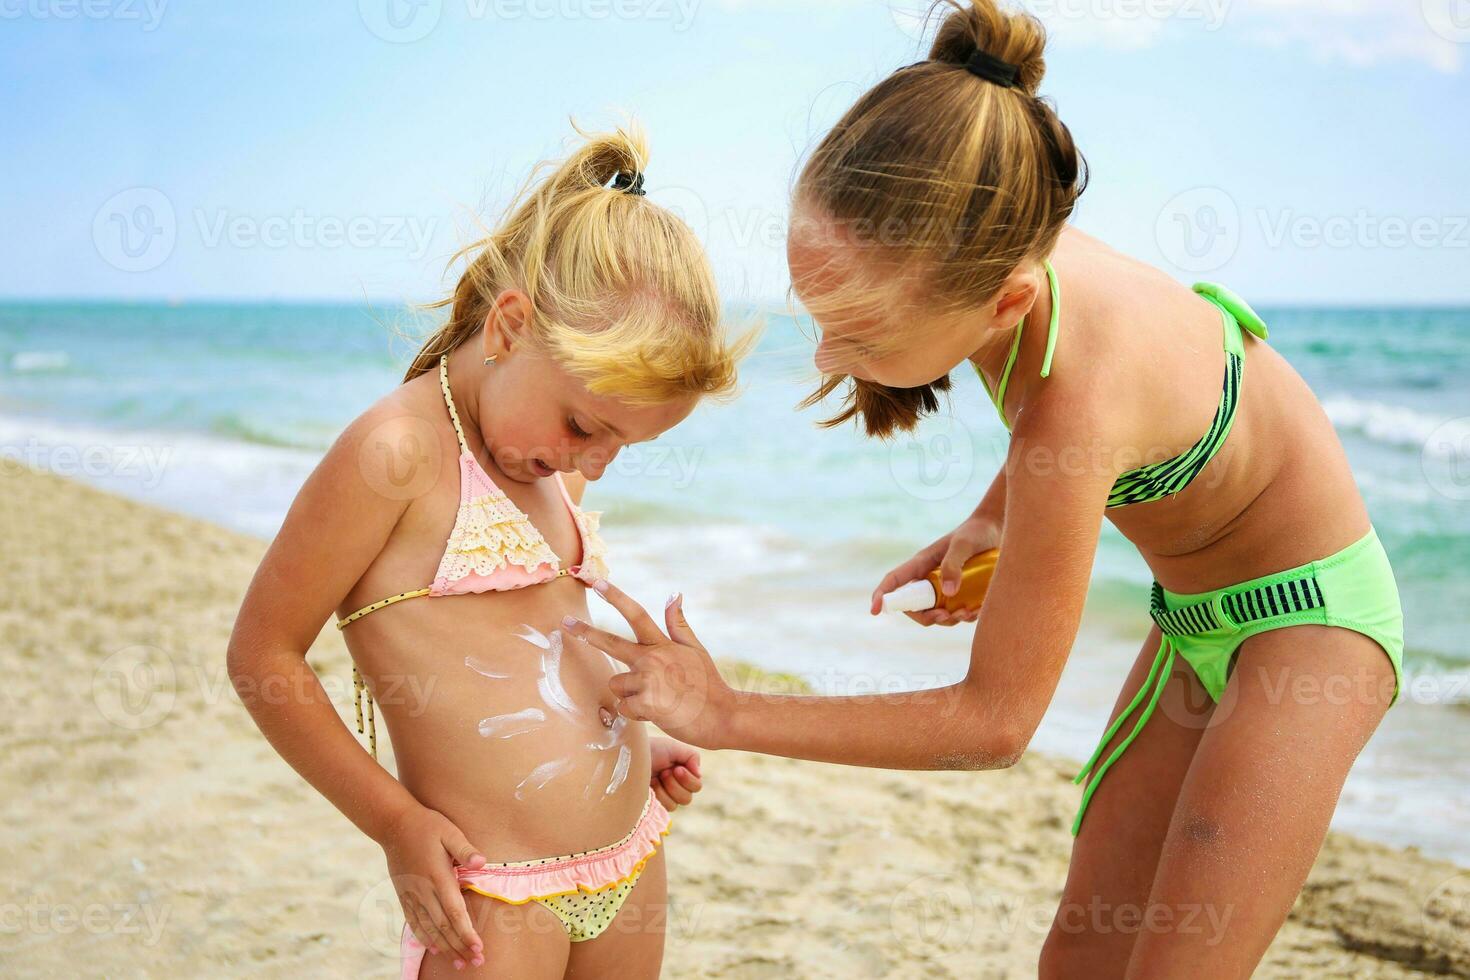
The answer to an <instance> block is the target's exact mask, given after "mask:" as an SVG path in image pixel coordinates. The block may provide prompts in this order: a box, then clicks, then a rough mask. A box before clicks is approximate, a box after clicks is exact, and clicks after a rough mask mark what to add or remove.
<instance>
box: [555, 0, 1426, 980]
mask: <svg viewBox="0 0 1470 980" xmlns="http://www.w3.org/2000/svg"><path fill="white" fill-rule="evenodd" d="M948 6H949V7H950V8H952V9H951V10H950V11H949V13H948V14H947V16H946V17H945V18H944V20H943V23H942V25H941V26H940V28H939V31H938V34H937V37H936V40H935V42H934V45H933V49H932V50H931V52H930V56H929V58H928V60H926V61H923V62H920V63H918V64H915V65H910V66H908V67H906V68H903V69H900V70H898V71H896V72H894V73H893V74H892V75H890V76H888V77H887V78H886V79H884V80H883V81H881V82H879V83H878V84H877V85H876V86H874V87H873V88H872V89H871V90H870V91H868V92H867V93H866V94H864V95H863V96H862V97H861V98H859V99H858V101H857V103H856V104H855V105H854V106H853V107H852V108H851V109H850V110H849V111H848V112H847V114H846V115H845V116H844V117H843V118H842V120H841V121H840V122H838V123H837V125H836V126H835V127H834V128H833V130H832V131H831V132H830V133H828V134H827V136H826V137H825V138H824V139H823V140H822V141H821V143H820V145H819V146H818V147H817V148H816V150H815V152H814V153H813V155H812V156H811V158H810V160H809V162H808V163H807V164H806V166H805V168H804V170H803V171H802V173H801V175H800V178H799V180H798V183H797V185H796V189H795V194H794V200H793V208H792V229H791V233H790V237H789V240H788V257H789V262H790V267H791V274H792V281H793V285H794V288H795V291H796V294H797V295H798V297H799V298H800V299H801V301H802V302H803V304H804V305H805V306H806V308H807V309H808V310H809V311H810V312H811V314H812V317H813V318H814V320H815V321H816V323H817V325H818V326H819V328H820V330H821V342H820V344H819V346H818V347H817V352H816V362H817V366H818V367H819V368H820V369H821V370H822V371H823V372H824V373H825V374H826V376H827V379H826V383H825V384H824V385H823V387H822V390H821V391H820V392H818V393H817V396H815V397H820V396H822V395H825V394H827V393H830V392H832V391H835V390H837V389H839V388H843V387H846V389H847V402H846V404H845V406H844V409H843V411H842V412H841V413H840V414H839V415H838V416H837V418H836V419H833V420H831V422H837V421H841V420H843V419H857V420H859V421H860V422H861V423H862V424H863V425H864V426H865V427H866V429H867V431H868V432H869V433H870V434H872V435H875V436H885V435H888V434H890V433H892V432H894V431H897V430H905V429H910V428H912V427H913V426H914V424H915V423H916V422H917V420H918V419H919V417H920V416H921V415H922V414H924V413H925V412H927V411H930V410H932V409H933V408H935V407H936V405H937V401H938V399H937V395H938V393H939V392H942V391H944V390H945V389H947V388H948V375H949V374H950V372H951V371H953V370H954V369H955V368H956V367H965V368H966V369H973V370H975V371H976V372H978V373H979V375H980V377H981V378H982V379H983V380H984V382H985V384H986V387H987V390H988V391H989V392H990V393H991V396H992V399H993V400H994V402H995V407H996V409H997V411H998V412H999V413H1000V417H1001V419H1002V420H1003V421H1004V422H1005V424H1006V425H1007V427H1009V428H1010V429H1011V430H1012V440H1011V445H1010V450H1009V453H1008V456H1007V459H1006V463H1005V466H1004V468H1003V470H1002V472H1001V473H999V474H998V475H997V477H996V479H995V482H994V484H993V485H992V487H991V489H990V492H989V493H988V494H986V496H985V498H984V499H983V500H982V501H981V502H980V503H979V505H978V506H977V507H976V509H975V510H974V512H973V513H972V514H970V515H968V516H966V517H965V518H964V520H963V521H962V522H961V523H960V524H959V526H958V527H957V528H956V529H955V531H954V532H953V533H952V534H951V535H949V536H946V538H943V539H941V540H940V541H937V542H935V543H934V544H933V545H932V546H930V547H929V548H926V549H925V550H923V551H921V552H920V553H919V554H918V555H916V556H915V557H914V559H912V560H911V561H909V562H907V563H905V564H904V565H903V566H901V567H900V568H898V569H896V570H895V571H894V572H893V573H892V574H890V575H889V576H888V578H887V579H886V580H885V581H884V582H883V583H882V584H881V585H880V588H879V591H884V590H886V589H888V588H891V587H893V586H896V585H898V584H901V583H902V582H905V581H908V580H911V579H914V578H918V577H920V576H921V575H923V574H924V573H926V572H928V571H929V570H930V569H932V568H934V567H935V566H936V565H940V564H941V562H942V563H943V565H944V567H945V570H946V573H947V574H949V575H951V576H952V574H953V572H954V571H955V570H956V569H957V568H958V567H959V565H960V564H962V563H963V561H964V560H965V559H966V558H968V557H969V556H971V555H972V554H974V553H976V552H978V551H980V550H981V549H984V548H987V547H991V546H993V545H997V544H998V545H999V547H1000V549H1001V551H1000V554H1001V558H1000V562H999V565H998V567H997V569H996V571H995V577H994V580H993V582H992V584H991V587H990V591H989V595H988V597H987V599H986V601H985V604H984V607H983V610H982V612H981V613H980V615H979V620H978V627H977V629H976V632H975V637H974V641H973V643H972V645H971V651H970V655H971V659H970V668H969V672H968V674H967V675H966V677H965V678H964V680H962V681H960V682H959V683H958V684H956V685H953V686H952V687H951V688H947V689H944V690H938V691H933V690H931V691H921V692H915V693H913V694H911V695H909V696H907V697H905V698H884V699H878V700H876V701H875V700H874V699H868V698H865V699H861V700H860V701H854V700H853V699H847V698H840V697H780V698H778V697H773V696H770V695H765V694H761V695H757V696H749V695H742V694H740V693H736V692H732V691H731V690H730V689H729V688H727V687H726V686H725V685H724V684H723V683H722V682H721V681H720V679H719V676H718V675H717V674H716V673H715V672H714V670H713V668H712V666H711V663H710V659H709V656H708V654H706V653H705V652H704V650H703V648H702V647H701V646H700V645H699V642H698V641H697V640H696V639H695V637H694V634H693V633H692V631H691V630H690V629H689V627H688V624H687V622H686V621H685V619H684V616H683V611H682V604H681V603H680V602H679V601H678V600H677V599H675V600H673V601H671V603H670V605H669V607H668V611H667V614H666V625H667V628H668V636H667V637H666V636H665V635H664V633H663V631H662V630H660V628H659V627H658V625H656V624H655V623H654V622H653V621H652V620H651V619H650V618H649V617H648V616H647V615H646V614H645V613H644V612H643V610H642V609H641V608H640V607H639V606H638V605H637V604H636V603H634V602H633V601H632V600H631V599H629V598H628V597H627V596H625V595H623V594H622V593H620V592H618V591H617V590H616V589H613V588H608V589H606V590H605V594H606V595H607V596H608V597H609V598H610V599H611V600H612V601H613V603H614V604H615V605H616V606H617V607H618V609H619V610H621V611H622V612H623V614H624V615H625V616H626V617H627V618H628V620H629V622H630V623H631V624H632V626H633V628H634V631H635V634H636V642H629V641H626V640H623V639H621V638H619V637H616V636H613V635H611V634H608V633H605V632H603V631H600V630H596V629H593V628H591V627H589V626H586V625H584V624H576V625H574V626H572V627H571V628H572V629H573V630H574V631H575V632H576V633H577V634H578V635H580V636H583V637H586V638H587V639H589V640H590V641H591V642H592V643H593V644H594V645H596V646H598V647H600V648H602V649H604V650H606V651H607V652H608V653H610V654H611V655H612V656H614V657H616V658H617V659H619V660H622V661H624V662H625V663H627V664H629V666H630V667H631V670H630V671H629V672H628V673H625V674H620V675H616V676H614V677H613V679H612V681H611V687H612V690H613V692H614V693H615V694H616V695H617V696H618V697H619V698H620V701H619V710H620V711H621V712H622V713H623V714H625V715H626V716H628V717H632V718H645V719H650V720H653V721H655V722H657V723H658V724H659V725H660V727H662V728H663V729H664V730H665V731H667V732H669V733H670V734H672V735H675V736H677V737H680V738H683V739H685V740H686V741H689V742H692V743H694V744H696V745H702V746H707V747H728V748H740V749H747V750H752V751H760V752H768V753H773V754H778V755H786V756H794V757H800V758H806V759H816V760H822V761H828V762H840V763H847V764H850V765H861V766H881V767H887V768H898V769H946V768H947V769H996V768H1002V767H1005V766H1009V765H1011V764H1013V763H1014V762H1015V761H1016V760H1017V759H1018V758H1019V757H1020V755H1021V754H1022V752H1023V751H1024V750H1025V748H1026V745H1027V743H1028V741H1029V740H1030V738H1031V736H1032V733H1033V732H1034V731H1035V730H1036V728H1037V725H1038V723H1039V722H1040V721H1041V718H1042V714H1043V713H1044V712H1045V710H1046V708H1047V705H1048V703H1049V702H1050V700H1051V698H1052V695H1053V693H1054V691H1055V689H1056V686H1057V682H1058V678H1059V676H1060V674H1061V671H1062V668H1063V666H1064V665H1065V663H1066V661H1067V658H1068V655H1069V653H1070V650H1071V648H1072V645H1073V642H1074V640H1075V639H1076V636H1077V630H1078V626H1079V623H1080V619H1081V615H1082V607H1083V600H1084V598H1085V596H1086V593H1087V586H1088V580H1089V573H1090V570H1091V567H1092V561H1093V556H1094V551H1095V548H1096V546H1097V540H1098V533H1099V526H1100V524H1101V522H1102V521H1103V520H1108V521H1111V522H1112V523H1113V525H1114V526H1115V527H1116V528H1118V530H1119V531H1121V532H1122V533H1123V535H1124V536H1126V537H1127V538H1128V539H1129V540H1130V541H1132V542H1133V543H1134V544H1135V545H1136V546H1137V547H1138V549H1139V551H1140V552H1141V553H1142V555H1143V557H1144V559H1145V560H1146V561H1147V563H1148V566H1149V568H1150V569H1151V570H1152V572H1153V577H1154V584H1153V590H1152V598H1151V601H1150V608H1149V614H1150V616H1151V618H1152V619H1153V622H1154V625H1153V627H1152V628H1151V629H1150V631H1149V635H1148V636H1147V637H1146V638H1145V639H1144V641H1143V645H1142V648H1141V649H1140V651H1139V655H1138V659H1137V662H1136V663H1135V664H1134V666H1133V669H1132V671H1131V673H1130V675H1129V676H1128V677H1127V678H1126V679H1125V680H1124V682H1123V685H1122V689H1121V691H1120V692H1119V695H1118V699H1117V706H1116V708H1115V709H1114V712H1113V719H1112V723H1111V724H1110V725H1108V727H1107V729H1106V731H1105V732H1104V734H1103V736H1102V740H1101V744H1100V745H1099V746H1098V751H1097V753H1096V754H1095V755H1094V756H1093V758H1092V759H1091V760H1089V761H1088V763H1087V764H1086V766H1085V767H1084V768H1083V770H1082V772H1081V773H1079V776H1078V778H1079V780H1082V779H1086V780H1087V785H1086V788H1085V791H1084V793H1083V796H1082V799H1081V801H1080V806H1079V809H1078V812H1077V815H1076V818H1075V821H1074V824H1073V832H1074V834H1075V835H1076V841H1075V844H1074V849H1073V853H1072V862H1071V869H1070V872H1069V874H1068V877H1067V882H1066V887H1065V890H1064V892H1063V894H1062V899H1061V904H1060V906H1059V908H1058V910H1057V913H1056V916H1055V919H1054V921H1053V924H1052V928H1051V932H1050V935H1049V936H1048V937H1047V940H1046V942H1045V945H1044V947H1043V949H1042V952H1041V964H1040V972H1041V974H1042V975H1043V976H1047V977H1077V976H1088V977H1123V976H1129V977H1134V976H1137V977H1175V976H1210V977H1245V976H1248V975H1249V974H1250V973H1251V972H1252V970H1253V969H1254V967H1255V965H1256V963H1257V961H1258V960H1259V959H1260V957H1261V955H1262V953H1263V952H1264V951H1265V949H1266V947H1267V946H1268V944H1269V943H1270V941H1271V939H1272V937H1273V936H1274V935H1275V933H1276V931H1277V929H1278V928H1279V927H1280V926H1281V924H1282V922H1283V920H1284V919H1285V917H1286V915H1287V913H1288V911H1289V910H1290V908H1291V906H1292V903H1293V900H1294V899H1295V898H1296V895H1297V893H1298V891H1299V890H1300V888H1301V885H1302V883H1303V881H1304V879H1305V877H1306V875H1307V872H1308V870H1309V869H1310V868H1311V865H1312V862H1313V858H1314V857H1315V855H1316V853H1317V851H1318V849H1319V847H1320V846H1321V843H1322V840H1323V837H1324V835H1325V833H1326V830H1327V826H1328V822H1329V819H1330V818H1331V816H1332V812H1333V809H1334V807H1335V806H1336V803H1337V799H1338V795H1339V793H1340V791H1341V789H1342V785H1343V781H1344V779H1345V777H1346V775H1347V773H1348V770H1349V768H1350V767H1351V766H1352V764H1353V760H1354V759H1355V757H1356V756H1357V754H1358V752H1359V750H1360V749H1361V748H1362V747H1363V744H1364V743H1365V741H1366V740H1367V739H1368V737H1369V736H1370V735H1371V734H1372V733H1373V731H1374V730H1375V728H1376V727H1377V726H1378V724H1379V721H1380V720H1381V719H1382V717H1383V715H1384V712H1385V711H1386V710H1387V708H1388V707H1389V706H1390V704H1391V703H1392V702H1393V700H1394V699H1395V697H1396V696H1397V691H1398V682H1399V678H1400V659H1401V655H1402V649H1403V639H1402V620H1401V614H1400V609H1399V600H1398V594H1397V590H1396V588H1395V585H1394V578H1393V573H1392V571H1391V569H1390V567H1389V564H1388V559H1387V557H1386V556H1385V554H1384V550H1383V548H1382V546H1381V545H1380V544H1379V542H1378V539H1377V537H1376V536H1375V534H1374V531H1373V527H1372V525H1371V523H1370V521H1369V518H1368V514H1367V512H1366V510H1365V507H1364V504H1363V501H1362V498H1361V497H1360V496H1359V493H1358V490H1357V488H1356V486H1355V485H1354V482H1353V477H1352V473H1351V472H1350V471H1349V468H1348V464H1347V460H1346V458H1345V457H1344V454H1343V450H1342V447H1341V446H1340V444H1339V443H1338V440H1337V437H1336V435H1335V433H1334V431H1333V428H1332V426H1331V424H1330V423H1329V422H1328V419H1327V417H1326V415H1325V414H1324V413H1323V411H1322V409H1321V408H1320V407H1319V405H1318V403H1317V401H1316V399H1315V398H1314V397H1313V395H1312V392H1311V391H1310V390H1309V389H1308V388H1307V386H1306V384H1304V383H1303V381H1302V379H1301V378H1300V377H1299V376H1298V375H1297V373H1296V372H1295V371H1294V370H1293V369H1292V367H1291V365H1289V364H1288V363H1286V361H1285V360H1283V359H1282V357H1281V356H1280V355H1279V354H1278V353H1277V352H1276V351H1275V350H1273V349H1272V348H1271V347H1270V346H1269V345H1268V344H1267V343H1266V335H1267V330H1266V325H1265V324H1264V323H1262V322H1261V319H1260V318H1259V317H1258V316H1257V315H1256V314H1255V313H1254V311H1252V310H1251V309H1250V307H1249V306H1248V305H1247V304H1246V303H1245V302H1244V301H1243V300H1241V299H1240V298H1239V297H1237V296H1236V295H1234V294H1233V293H1231V292H1230V291H1229V290H1228V289H1226V288H1225V287H1223V286H1220V285H1218V284H1213V283H1199V284H1196V285H1195V286H1194V288H1193V289H1187V288H1184V287H1182V286H1180V285H1179V284H1177V283H1176V282H1174V281H1173V280H1172V279H1170V278H1169V277H1168V276H1167V275H1165V274H1163V273H1162V272H1160V271H1158V270H1156V269H1153V268H1151V267H1149V266H1147V265H1145V264H1143V263H1141V262H1138V261H1135V260H1133V259H1130V258H1128V257H1127V256H1124V255H1121V254H1119V253H1118V252H1116V251H1114V250H1113V249H1111V248H1109V247H1108V246H1107V245H1106V244H1104V243H1103V242H1101V241H1098V240H1097V239H1095V238H1092V237H1089V236H1087V235H1084V234H1082V233H1081V232H1079V231H1077V230H1075V229H1072V228H1069V227H1067V220H1068V217H1069V216H1070V215H1071V213H1072V210H1073V206H1074V204H1075V202H1076V200H1077V198H1078V195H1079V194H1080V193H1081V191H1082V188H1083V186H1084V184H1085V176H1084V171H1083V167H1082V161H1081V158H1080V155H1079V153H1078V151H1077V148H1076V147H1075V146H1074V145H1073V142H1072V138H1071V136H1070V134H1069V132H1068V130H1067V128H1066V127H1065V126H1064V125H1063V124H1062V122H1061V121H1060V120H1059V119H1058V117H1057V115H1056V114H1055V112H1054V110H1053V108H1052V106H1051V105H1049V104H1048V103H1047V102H1045V101H1043V100H1041V99H1040V98H1038V96H1037V90H1038V87H1039V86H1040V83H1041V79H1042V74H1043V68H1044V65H1043V58H1042V54H1043V47H1044V36H1043V33H1042V30H1041V27H1040V25H1039V24H1038V23H1037V22H1036V21H1034V20H1033V19H1032V18H1030V17H1027V16H1017V15H1010V14H1006V13H1004V12H1002V11H1000V10H999V9H997V7H996V6H995V5H994V4H993V3H992V2H991V0H974V2H965V3H950V4H949V5H948ZM946 556H947V558H946ZM921 618H923V619H925V621H929V622H940V621H944V617H942V616H940V615H938V614H928V615H927V616H925V617H921ZM1200 705H1204V709H1203V711H1201V710H1200V707H1199V706H1200ZM1128 906H1132V907H1135V908H1138V909H1139V910H1140V911H1141V913H1142V927H1141V928H1138V929H1131V928H1130V929H1118V928H1098V927H1097V926H1098V919H1097V917H1096V916H1095V915H1093V914H1091V913H1092V910H1095V909H1097V908H1099V907H1102V908H1113V909H1116V908H1119V907H1128ZM1205 911H1208V912H1210V913H1212V914H1213V921H1217V922H1223V923H1225V924H1226V935H1225V939H1224V941H1223V942H1220V941H1219V937H1218V934H1212V933H1209V932H1207V931H1206V930H1202V929H1199V928H1186V927H1185V925H1184V924H1185V923H1188V922H1199V921H1202V920H1201V918H1200V913H1201V912H1205Z"/></svg>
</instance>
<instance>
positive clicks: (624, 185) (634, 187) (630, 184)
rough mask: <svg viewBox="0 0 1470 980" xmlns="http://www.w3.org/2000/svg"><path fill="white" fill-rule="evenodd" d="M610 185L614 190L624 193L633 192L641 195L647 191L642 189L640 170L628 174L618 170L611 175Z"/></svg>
mask: <svg viewBox="0 0 1470 980" xmlns="http://www.w3.org/2000/svg"><path fill="white" fill-rule="evenodd" d="M612 186H613V190H615V191H622V192H623V193H625V194H633V195H636V196H638V197H643V196H645V195H646V194H647V193H648V192H647V191H645V190H644V189H643V174H642V173H641V172H636V173H631V174H629V173H624V172H623V171H621V170H619V171H618V172H617V173H616V174H614V175H613V182H612Z"/></svg>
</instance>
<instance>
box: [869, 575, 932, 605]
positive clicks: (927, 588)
mask: <svg viewBox="0 0 1470 980" xmlns="http://www.w3.org/2000/svg"><path fill="white" fill-rule="evenodd" d="M882 601H883V611H884V612H894V613H898V612H923V611H924V610H925V609H933V608H934V607H935V606H937V605H939V596H938V594H936V593H935V591H934V585H933V583H931V582H930V581H929V580H928V579H925V578H921V579H919V580H918V581H917V582H910V583H908V584H907V585H900V586H899V587H898V588H896V589H894V590H893V591H892V592H889V593H887V594H886V595H884V596H883V600H882Z"/></svg>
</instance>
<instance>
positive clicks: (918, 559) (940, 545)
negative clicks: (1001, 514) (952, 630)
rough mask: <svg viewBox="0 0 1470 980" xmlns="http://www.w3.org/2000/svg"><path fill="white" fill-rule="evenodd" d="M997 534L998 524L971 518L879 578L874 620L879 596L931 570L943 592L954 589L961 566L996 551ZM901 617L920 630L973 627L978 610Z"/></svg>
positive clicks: (934, 611)
mask: <svg viewBox="0 0 1470 980" xmlns="http://www.w3.org/2000/svg"><path fill="white" fill-rule="evenodd" d="M1000 533H1001V528H1000V523H999V522H998V521H995V520H993V519H992V518H989V517H982V516H980V515H978V514H972V515H971V516H970V517H968V518H967V519H966V520H965V522H964V523H963V524H961V525H960V526H959V527H957V528H955V529H954V530H953V531H951V532H949V533H948V534H946V535H945V536H944V537H942V538H940V539H939V540H938V541H935V542H934V543H933V544H931V545H929V546H928V547H927V548H924V549H923V550H922V551H920V552H919V553H918V554H916V555H914V557H912V558H910V559H909V560H908V561H906V562H904V563H903V564H902V565H899V566H898V567H897V568H895V569H894V570H893V571H891V572H889V573H888V574H887V575H885V576H883V581H881V582H879V583H878V587H877V588H876V589H874V590H873V605H872V609H871V612H872V614H873V615H875V616H876V615H878V613H880V612H882V611H883V596H884V595H885V594H886V593H889V592H892V591H893V590H894V589H896V588H898V587H899V586H900V585H907V584H908V583H909V582H916V581H918V580H919V579H921V578H923V577H924V576H926V575H928V574H929V573H930V572H932V571H933V570H934V569H935V568H938V569H939V570H940V576H941V577H940V582H941V583H942V584H943V586H945V587H946V589H947V591H949V590H952V589H958V588H959V587H960V571H961V570H962V569H963V568H964V567H965V562H967V561H969V560H970V559H971V558H973V557H975V556H976V555H978V554H980V552H982V551H989V550H990V549H991V548H997V547H999V546H1000ZM951 583H952V584H951ZM904 615H905V616H907V617H908V618H909V619H912V620H913V621H914V622H916V623H918V624H919V625H921V626H934V625H936V624H937V625H939V626H953V625H955V624H956V623H973V622H974V621H975V620H977V619H979V618H980V610H978V609H970V610H965V611H962V612H953V613H952V612H949V611H948V610H945V609H925V610H924V611H922V612H910V613H904Z"/></svg>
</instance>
